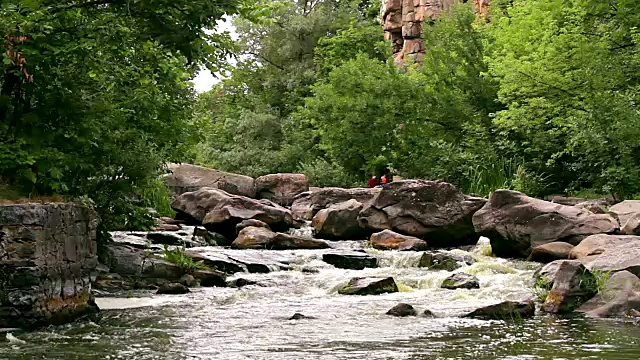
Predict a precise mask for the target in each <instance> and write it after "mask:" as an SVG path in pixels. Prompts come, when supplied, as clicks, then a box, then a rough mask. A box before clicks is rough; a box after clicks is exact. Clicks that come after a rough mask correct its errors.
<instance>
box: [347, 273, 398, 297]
mask: <svg viewBox="0 0 640 360" xmlns="http://www.w3.org/2000/svg"><path fill="white" fill-rule="evenodd" d="M395 292H398V285H397V284H396V282H395V280H394V279H393V278H392V277H386V278H381V277H367V278H353V279H351V280H349V283H348V284H347V285H345V286H344V287H343V288H342V289H340V290H339V291H338V293H339V294H342V295H379V294H384V293H395Z"/></svg>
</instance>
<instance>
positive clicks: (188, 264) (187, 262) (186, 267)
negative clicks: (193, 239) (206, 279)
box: [163, 245, 209, 274]
mask: <svg viewBox="0 0 640 360" xmlns="http://www.w3.org/2000/svg"><path fill="white" fill-rule="evenodd" d="M163 255H164V256H163V259H164V260H166V261H168V262H170V263H173V264H176V265H177V266H178V267H179V268H180V269H181V270H182V271H183V272H184V273H185V274H192V273H194V272H196V271H197V270H207V269H208V268H209V267H208V266H207V265H205V264H204V263H203V262H202V261H195V260H193V258H192V257H191V256H189V255H187V254H185V252H184V246H181V247H176V248H175V249H173V250H170V249H169V246H168V245H165V246H164V251H163Z"/></svg>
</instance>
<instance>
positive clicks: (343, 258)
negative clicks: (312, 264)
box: [322, 252, 378, 270]
mask: <svg viewBox="0 0 640 360" xmlns="http://www.w3.org/2000/svg"><path fill="white" fill-rule="evenodd" d="M322 261H324V262H326V263H327V264H331V265H333V266H335V267H337V268H339V269H352V270H362V269H364V268H376V267H378V259H377V258H375V257H373V256H371V255H367V254H363V253H355V252H354V253H348V254H347V253H343V254H337V253H330V254H323V255H322Z"/></svg>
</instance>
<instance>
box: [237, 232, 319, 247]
mask: <svg viewBox="0 0 640 360" xmlns="http://www.w3.org/2000/svg"><path fill="white" fill-rule="evenodd" d="M231 247H232V248H234V249H269V250H295V249H327V248H329V244H327V243H326V242H324V241H321V240H316V239H307V238H302V237H298V236H293V235H288V234H282V233H274V232H273V231H271V230H269V229H265V228H258V227H248V228H244V229H242V231H240V233H239V234H238V237H237V238H236V239H235V240H234V241H233V243H231Z"/></svg>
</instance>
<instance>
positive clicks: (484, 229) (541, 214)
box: [473, 190, 619, 258]
mask: <svg viewBox="0 0 640 360" xmlns="http://www.w3.org/2000/svg"><path fill="white" fill-rule="evenodd" d="M473 224H474V226H475V229H476V231H477V232H478V233H479V234H480V235H482V236H486V237H488V238H489V239H490V240H491V248H492V249H493V253H494V254H495V255H496V256H500V257H525V258H526V257H528V256H529V254H530V253H531V249H532V248H534V247H536V246H539V245H543V244H548V243H551V242H555V241H563V242H568V243H571V244H573V245H576V244H578V243H579V242H580V241H582V240H583V239H584V238H586V237H588V236H589V235H592V234H600V233H614V232H615V231H617V229H618V226H619V225H618V222H617V220H616V219H614V218H613V217H611V216H610V215H601V214H593V213H591V212H589V211H587V210H584V209H579V208H577V207H574V206H565V205H560V204H555V203H551V202H548V201H544V200H538V199H534V198H531V197H528V196H526V195H525V194H522V193H519V192H516V191H510V190H498V191H495V192H494V193H493V194H492V195H491V198H490V199H489V202H488V203H487V204H486V205H485V206H484V207H483V208H482V209H480V210H479V211H478V212H476V213H475V215H474V216H473Z"/></svg>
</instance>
